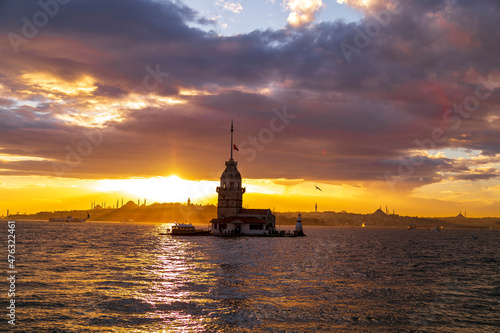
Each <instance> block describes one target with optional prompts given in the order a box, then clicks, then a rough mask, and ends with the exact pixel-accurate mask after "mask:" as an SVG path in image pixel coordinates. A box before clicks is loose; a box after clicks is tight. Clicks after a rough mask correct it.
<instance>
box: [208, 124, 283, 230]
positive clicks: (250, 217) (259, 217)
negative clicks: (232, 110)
mask: <svg viewBox="0 0 500 333" xmlns="http://www.w3.org/2000/svg"><path fill="white" fill-rule="evenodd" d="M234 148H235V146H234V145H233V122H232V121H231V157H230V159H229V161H226V169H225V170H224V172H222V175H221V177H220V185H219V186H218V187H217V193H218V195H219V197H218V201H217V218H216V219H212V220H211V221H210V223H211V225H212V234H213V235H266V234H272V233H275V232H276V217H275V216H274V215H273V213H272V212H271V210H270V209H246V208H243V193H245V188H244V187H243V186H242V181H241V174H240V172H239V171H238V168H237V165H238V162H236V161H235V160H234V159H233V149H234Z"/></svg>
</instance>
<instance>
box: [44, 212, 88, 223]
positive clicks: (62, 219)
mask: <svg viewBox="0 0 500 333" xmlns="http://www.w3.org/2000/svg"><path fill="white" fill-rule="evenodd" d="M89 218H90V215H89V213H87V217H86V218H84V219H82V218H74V217H73V216H71V215H68V216H66V217H51V218H49V222H86V221H87V220H88V219H89Z"/></svg>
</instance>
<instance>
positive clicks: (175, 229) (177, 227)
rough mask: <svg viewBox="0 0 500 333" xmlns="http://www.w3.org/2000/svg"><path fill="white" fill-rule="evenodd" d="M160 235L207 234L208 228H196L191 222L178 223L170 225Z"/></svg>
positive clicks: (208, 232)
mask: <svg viewBox="0 0 500 333" xmlns="http://www.w3.org/2000/svg"><path fill="white" fill-rule="evenodd" d="M160 235H171V236H209V235H210V230H204V229H196V228H195V227H194V225H192V224H191V223H178V222H175V224H174V225H173V226H172V228H171V229H170V230H167V232H164V233H160Z"/></svg>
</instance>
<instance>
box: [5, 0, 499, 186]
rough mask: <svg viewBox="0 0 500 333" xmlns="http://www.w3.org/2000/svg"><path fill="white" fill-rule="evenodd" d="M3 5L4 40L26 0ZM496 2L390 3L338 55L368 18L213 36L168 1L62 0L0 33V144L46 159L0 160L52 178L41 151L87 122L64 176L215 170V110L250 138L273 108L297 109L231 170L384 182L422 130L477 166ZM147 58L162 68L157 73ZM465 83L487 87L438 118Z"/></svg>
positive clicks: (430, 175) (490, 103)
mask: <svg viewBox="0 0 500 333" xmlns="http://www.w3.org/2000/svg"><path fill="white" fill-rule="evenodd" d="M373 3H374V4H376V3H378V2H373ZM380 3H382V2H380ZM287 4H289V5H290V6H289V7H288V8H289V9H290V10H291V11H294V12H297V13H298V15H299V14H300V15H302V14H301V13H306V14H307V13H309V14H307V15H309V16H307V15H306V16H305V19H304V20H303V21H300V22H301V24H302V25H304V24H306V23H309V24H310V23H311V22H312V20H313V19H314V13H317V11H318V10H320V8H321V6H322V2H321V1H319V2H318V1H315V2H310V3H309V7H308V6H306V5H305V2H297V1H293V2H292V1H290V2H287ZM1 6H3V7H2V8H1V9H2V10H0V34H1V35H2V37H5V36H6V35H7V34H8V33H9V32H16V33H19V34H20V33H21V29H22V21H21V20H20V18H22V17H24V16H26V17H32V16H33V13H35V12H36V11H39V10H40V7H39V6H38V5H37V4H36V2H30V1H28V2H23V1H3V2H2V5H1ZM374 6H375V5H374ZM370 8H376V7H370ZM499 9H500V5H499V4H498V3H497V2H495V1H487V0H483V1H477V2H464V1H446V2H443V1H425V2H421V1H412V2H401V4H400V10H399V11H398V13H397V14H394V15H392V16H391V21H390V23H389V24H388V25H386V26H384V27H383V28H382V29H381V33H380V35H378V36H376V37H373V38H371V39H370V43H369V45H368V46H367V47H365V48H363V49H360V52H359V53H357V54H355V55H354V56H353V61H352V63H350V64H349V63H347V61H346V60H345V57H344V54H343V53H342V50H341V49H340V47H339V45H340V44H341V43H342V41H353V40H354V38H355V37H356V34H357V31H360V30H361V31H363V30H362V29H365V28H366V26H367V23H369V22H372V21H373V16H370V15H367V16H366V17H365V18H363V19H362V20H361V21H360V22H357V23H344V22H323V23H320V24H316V25H314V24H310V25H309V27H308V29H292V28H291V27H286V28H284V29H279V30H266V31H253V32H251V33H248V34H241V35H237V36H232V37H223V36H218V35H216V34H215V33H209V32H205V31H202V30H199V29H196V28H192V27H190V26H189V24H188V23H189V22H195V21H199V20H203V19H204V18H203V17H202V16H201V15H200V14H199V13H197V12H196V11H194V10H192V9H190V8H188V7H185V6H182V5H179V4H178V3H172V2H168V1H163V2H161V3H160V2H156V1H140V2H137V1H131V0H121V1H106V2H102V1H95V0H87V1H78V0H73V1H71V2H70V3H68V5H66V6H64V7H61V10H60V13H59V14H58V15H57V16H55V17H54V18H53V19H52V20H51V22H50V24H48V25H47V26H46V27H44V28H43V29H40V32H39V34H38V36H37V37H35V38H32V39H29V40H28V42H27V43H26V44H22V45H20V47H19V49H20V51H19V53H18V54H15V53H14V52H13V51H12V47H11V45H10V44H9V42H8V39H7V38H0V47H1V48H2V66H1V67H0V129H1V131H0V142H1V143H2V144H1V146H0V148H2V149H6V150H7V151H9V152H10V154H12V155H23V156H36V157H39V158H43V159H45V161H18V162H9V163H7V162H5V163H4V164H3V165H2V166H1V168H2V169H5V170H7V171H4V172H9V173H11V174H15V173H16V172H18V173H19V174H25V173H26V172H30V171H29V170H31V172H32V173H33V174H43V175H47V174H52V175H54V171H53V169H52V166H51V163H50V162H47V161H58V162H60V163H66V159H67V158H68V148H67V147H68V146H69V147H70V148H71V149H75V150H76V149H77V147H78V144H79V143H81V142H82V140H85V138H86V136H85V132H86V131H89V130H97V129H104V128H110V127H112V128H114V129H115V130H114V131H113V132H109V133H106V134H105V136H104V139H103V141H102V143H101V144H100V145H99V146H96V147H93V150H92V153H91V154H88V155H86V156H84V158H83V159H82V162H81V163H80V164H79V165H78V166H77V167H74V168H72V169H71V173H70V174H69V175H70V176H72V177H91V178H102V177H128V176H145V177H147V176H157V175H164V174H165V173H167V172H174V171H175V172H184V173H185V175H186V176H188V177H194V178H204V177H212V178H216V177H217V174H219V173H220V168H221V163H222V162H221V161H223V160H224V159H225V158H227V153H228V149H227V134H228V133H227V127H228V122H229V119H234V121H235V128H236V132H235V135H236V136H235V140H236V141H235V142H236V143H237V144H238V143H239V142H242V141H245V140H246V141H247V142H250V141H249V138H252V137H254V138H258V137H259V133H261V130H262V129H265V128H269V123H270V121H271V119H272V117H274V114H273V112H272V110H273V108H278V109H282V108H283V106H284V105H286V106H287V108H288V110H289V112H290V113H293V114H294V115H297V117H296V118H295V119H293V121H291V122H290V124H289V125H287V126H286V127H285V128H284V129H283V130H282V131H281V132H279V133H276V134H275V135H274V137H273V139H272V140H271V141H270V142H269V143H267V144H266V145H265V147H264V148H263V149H261V150H258V149H257V148H256V150H257V151H258V153H257V155H256V158H255V159H253V160H251V161H249V160H248V156H249V155H248V154H244V153H243V151H241V152H240V153H239V155H237V158H238V160H239V162H240V166H241V169H242V173H243V175H244V176H245V177H253V178H279V179H282V178H284V179H306V180H308V179H324V180H330V181H339V182H353V183H356V182H363V183H371V182H382V183H383V182H384V181H385V179H384V173H385V172H392V173H394V174H398V168H400V167H401V161H402V159H404V158H409V157H415V158H417V157H418V156H417V155H415V151H416V150H419V149H420V147H419V144H421V143H422V142H424V143H427V146H430V145H431V144H429V140H430V138H431V137H432V135H433V134H432V133H433V131H434V130H435V129H442V130H443V131H444V132H443V133H444V134H445V138H444V139H443V140H440V142H439V143H438V142H436V141H434V142H432V145H434V146H435V147H434V148H435V149H444V148H464V149H475V150H480V151H481V155H482V156H483V157H487V158H489V159H490V160H489V162H488V163H487V164H483V166H485V165H487V166H488V167H490V166H491V165H495V163H498V162H495V160H498V157H497V156H498V154H500V134H499V133H500V131H498V126H499V125H498V120H497V119H498V117H499V116H500V115H499V113H498V112H499V111H498V110H500V108H499V106H500V89H499V88H498V87H497V83H500V72H499V71H498V70H497V69H496V68H497V66H496V63H497V62H498V59H497V56H496V55H497V54H499V53H500V46H499V45H500V43H499V41H500V40H499V38H500V37H499V35H498V34H496V33H495V31H496V30H495V29H494V27H496V25H497V22H498V19H499V17H498V13H499V12H500V11H499ZM311 15H312V16H311ZM89 18H91V19H92V20H91V23H92V24H90V23H89ZM308 20H309V21H308ZM148 68H149V69H148ZM156 68H159V69H158V70H159V71H160V72H162V73H169V75H168V77H161V76H160V77H157V78H156V79H155V74H156V76H158V73H157V72H156ZM490 74H491V79H488V77H489V75H490ZM481 78H484V79H486V81H487V84H486V85H485V84H484V82H483V81H484V80H483V81H482V79H481ZM157 79H158V80H157ZM488 80H490V83H492V84H490V83H488ZM148 87H149V88H151V89H149V88H148ZM485 88H487V89H486V90H485ZM478 89H479V91H481V92H482V93H486V92H488V94H489V95H488V97H487V98H484V99H481V100H480V101H479V107H478V109H477V110H476V111H474V112H467V114H468V116H467V117H463V116H460V115H459V114H458V113H457V112H453V111H452V113H451V114H449V117H448V118H446V117H445V115H446V114H447V112H448V110H450V108H453V105H454V104H460V103H463V102H464V101H465V100H466V99H467V97H468V96H475V92H476V91H478ZM464 110H465V109H464ZM261 136H262V135H261ZM429 149H430V148H429ZM23 152H25V153H23ZM214 156H215V157H217V158H214ZM480 163H482V162H480V161H466V162H463V163H462V162H459V161H457V160H453V159H447V158H444V157H428V156H425V158H423V157H422V163H421V165H419V166H418V167H416V168H415V170H414V172H413V173H412V174H411V175H410V176H408V177H403V178H402V181H401V183H400V184H401V187H403V188H404V189H411V188H413V187H416V186H421V185H423V184H429V183H435V182H439V181H442V180H443V179H448V178H449V177H451V176H456V177H469V178H470V176H469V174H470V173H471V169H470V168H471V167H472V166H476V165H479V164H480ZM200 165H202V166H203V167H200ZM491 167H494V166H491ZM495 168H496V167H495ZM488 174H490V175H494V172H493V171H490V172H488ZM214 175H215V176H214ZM485 175H486V173H483V174H482V175H480V177H486V176H485Z"/></svg>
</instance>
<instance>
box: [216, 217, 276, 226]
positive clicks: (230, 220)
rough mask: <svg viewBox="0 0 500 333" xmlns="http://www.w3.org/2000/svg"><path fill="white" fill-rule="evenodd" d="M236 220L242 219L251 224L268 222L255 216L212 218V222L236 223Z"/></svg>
mask: <svg viewBox="0 0 500 333" xmlns="http://www.w3.org/2000/svg"><path fill="white" fill-rule="evenodd" d="M236 221H240V222H243V223H251V224H266V220H262V219H259V218H257V217H253V216H248V217H245V216H231V217H226V218H223V219H212V220H211V221H210V223H234V222H236Z"/></svg>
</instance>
